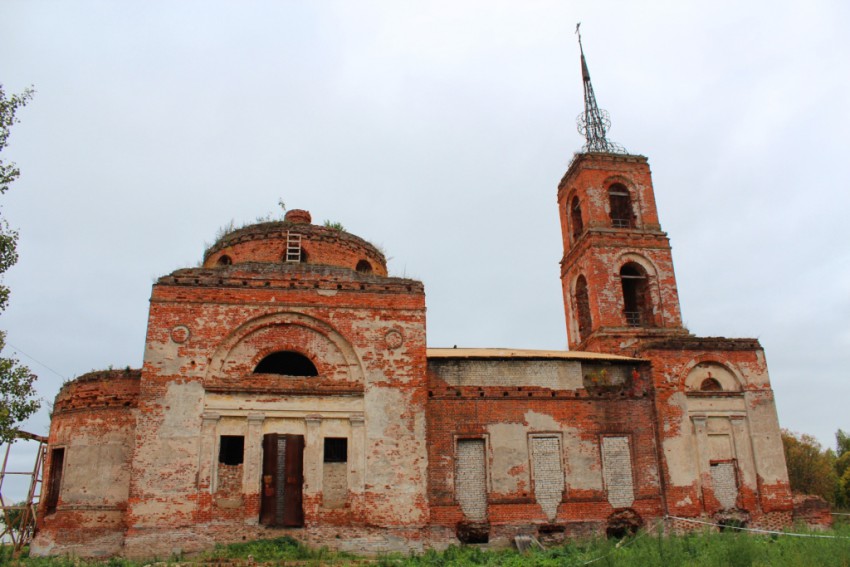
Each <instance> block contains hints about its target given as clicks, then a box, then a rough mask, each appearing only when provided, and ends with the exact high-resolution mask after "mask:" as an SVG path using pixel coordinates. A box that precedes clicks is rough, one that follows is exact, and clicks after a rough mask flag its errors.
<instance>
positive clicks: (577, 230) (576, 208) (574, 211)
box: [570, 197, 584, 240]
mask: <svg viewBox="0 0 850 567" xmlns="http://www.w3.org/2000/svg"><path fill="white" fill-rule="evenodd" d="M570 223H571V224H572V226H573V240H578V237H579V236H581V233H582V232H583V231H584V222H583V221H582V220H581V204H580V203H579V202H578V197H573V200H572V202H571V203H570Z"/></svg>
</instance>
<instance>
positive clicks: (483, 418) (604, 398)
mask: <svg viewBox="0 0 850 567" xmlns="http://www.w3.org/2000/svg"><path fill="white" fill-rule="evenodd" d="M619 364H621V365H626V369H627V370H626V372H624V374H626V375H630V376H632V378H631V379H630V380H628V381H627V382H625V383H620V384H613V385H611V386H607V387H606V388H598V389H592V388H591V389H588V388H587V387H585V380H583V377H582V376H581V366H582V364H581V363H580V362H577V361H569V360H564V361H545V363H544V364H541V361H536V360H525V361H520V360H512V361H510V363H509V364H507V365H506V366H507V368H509V369H510V375H511V376H512V380H511V381H510V384H511V385H510V386H508V385H506V380H505V379H504V378H503V376H504V374H502V373H500V372H496V373H495V374H496V375H495V377H494V380H493V382H492V384H491V383H490V382H489V381H488V380H487V373H488V372H489V371H490V370H491V369H494V368H498V367H499V364H498V363H497V362H496V361H493V360H457V359H447V358H439V359H431V360H429V362H428V373H429V383H428V391H429V396H430V397H429V404H428V423H429V429H428V443H429V447H428V450H429V462H430V467H429V471H428V472H429V489H428V494H429V500H430V503H431V521H432V523H434V524H437V525H445V526H454V525H455V524H456V523H457V522H459V521H461V520H462V519H463V518H464V514H463V511H462V510H461V508H460V507H459V505H458V503H457V495H456V493H455V490H456V486H455V485H456V481H455V479H454V476H455V474H456V464H455V459H456V456H457V451H458V449H457V447H458V443H459V442H460V441H461V440H463V439H475V438H477V439H482V440H486V443H485V446H486V447H487V451H488V455H487V462H488V465H489V470H488V474H489V481H490V492H489V494H488V513H487V517H488V520H489V522H490V523H491V525H494V526H504V527H511V526H513V527H514V528H517V529H518V528H520V527H521V526H524V525H525V526H527V525H528V524H529V523H532V524H534V523H537V524H545V523H551V522H555V523H567V524H569V523H571V522H575V523H582V522H588V521H595V522H597V523H599V525H603V524H604V522H605V521H606V519H607V517H608V516H609V515H610V514H611V513H612V512H613V511H614V510H615V506H613V505H612V503H611V502H610V501H609V494H608V492H607V491H606V488H605V484H604V481H603V467H602V457H601V450H602V449H601V445H602V443H603V439H604V438H605V436H610V435H616V436H617V437H628V438H629V439H630V443H633V444H632V445H631V446H632V447H634V450H633V452H632V453H630V454H629V456H628V457H626V458H627V459H630V460H631V465H630V466H632V469H631V470H633V471H634V479H635V480H634V488H633V490H634V499H633V500H634V501H633V507H634V509H635V510H637V511H638V512H639V513H640V514H641V515H642V516H644V517H646V518H652V517H660V516H661V515H663V513H662V500H661V485H660V472H659V467H658V460H657V452H656V444H655V435H656V431H655V428H654V415H653V401H652V399H651V398H650V397H648V396H644V392H645V391H646V390H645V387H646V386H647V378H646V377H645V376H644V373H643V372H642V371H641V369H642V370H645V369H646V365H645V363H642V362H638V361H629V362H622V363H619ZM559 365H560V366H562V368H560V369H559V370H557V371H554V370H553V368H554V367H557V366H559ZM591 366H592V365H591ZM611 367H612V368H613V370H614V374H618V367H617V365H616V364H614V363H611ZM635 367H637V368H638V370H634V369H635ZM505 374H506V373H505ZM541 375H544V376H557V375H561V376H573V377H575V378H574V379H571V380H570V381H562V382H559V383H555V382H548V383H549V384H553V385H561V384H569V385H570V386H572V387H571V388H569V389H561V388H559V387H555V388H547V387H541V386H539V384H540V383H541V381H540V376H541ZM444 377H448V380H444V379H443V378H444ZM528 384H533V385H530V386H529V385H528ZM542 444H546V447H545V449H546V450H544V447H543V445H542ZM555 446H557V449H556V450H555V449H552V448H553V447H555ZM534 447H537V449H536V450H535V449H534ZM556 453H557V455H556ZM544 454H545V456H546V457H545V458H544V456H543V455H544ZM553 456H558V459H557V460H553ZM556 465H557V466H556ZM535 467H536V469H535ZM555 470H557V471H560V472H558V473H557V475H559V479H560V480H554V479H553V478H552V475H553V474H556V473H554V472H553V471H555ZM630 474H631V472H630ZM556 492H557V496H554V494H555V493H556ZM617 503H621V501H620V500H618V501H617Z"/></svg>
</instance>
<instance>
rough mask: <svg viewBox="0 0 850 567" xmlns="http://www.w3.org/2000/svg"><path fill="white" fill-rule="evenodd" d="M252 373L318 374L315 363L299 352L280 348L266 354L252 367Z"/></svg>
mask: <svg viewBox="0 0 850 567" xmlns="http://www.w3.org/2000/svg"><path fill="white" fill-rule="evenodd" d="M254 374H281V375H283V376H318V375H319V371H318V370H316V365H315V364H313V362H312V361H311V360H310V359H309V358H307V357H306V356H304V355H303V354H301V353H300V352H293V351H291V350H281V351H278V352H273V353H271V354H270V355H268V356H266V357H265V358H264V359H263V360H261V361H260V363H259V364H258V365H257V367H256V368H255V369H254Z"/></svg>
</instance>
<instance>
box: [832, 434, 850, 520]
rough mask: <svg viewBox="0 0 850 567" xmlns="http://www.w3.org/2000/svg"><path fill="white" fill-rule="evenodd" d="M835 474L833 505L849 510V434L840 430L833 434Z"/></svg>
mask: <svg viewBox="0 0 850 567" xmlns="http://www.w3.org/2000/svg"><path fill="white" fill-rule="evenodd" d="M835 453H836V455H838V457H837V458H836V459H835V474H836V475H837V476H838V486H836V489H835V505H836V506H840V507H841V508H850V434H847V433H844V431H842V430H841V429H839V430H838V431H836V432H835Z"/></svg>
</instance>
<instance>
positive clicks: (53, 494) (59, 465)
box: [45, 447, 65, 514]
mask: <svg viewBox="0 0 850 567" xmlns="http://www.w3.org/2000/svg"><path fill="white" fill-rule="evenodd" d="M64 468H65V448H64V447H60V448H56V449H53V451H51V453H50V477H49V478H48V479H47V499H46V500H47V502H46V504H45V510H46V511H47V513H48V514H52V513H53V512H55V511H56V506H57V505H58V504H59V491H60V490H61V488H62V469H64Z"/></svg>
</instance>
